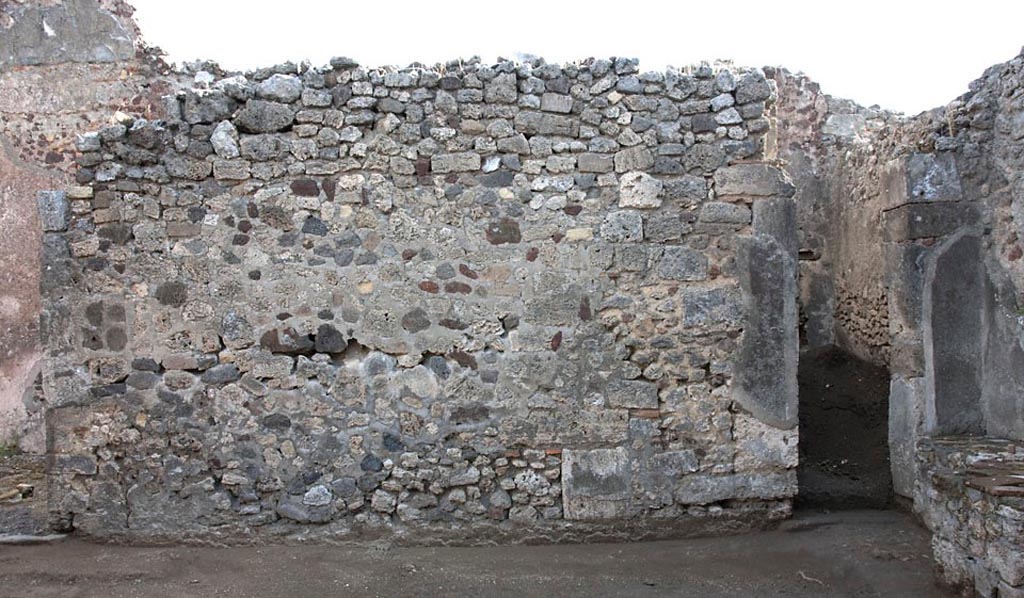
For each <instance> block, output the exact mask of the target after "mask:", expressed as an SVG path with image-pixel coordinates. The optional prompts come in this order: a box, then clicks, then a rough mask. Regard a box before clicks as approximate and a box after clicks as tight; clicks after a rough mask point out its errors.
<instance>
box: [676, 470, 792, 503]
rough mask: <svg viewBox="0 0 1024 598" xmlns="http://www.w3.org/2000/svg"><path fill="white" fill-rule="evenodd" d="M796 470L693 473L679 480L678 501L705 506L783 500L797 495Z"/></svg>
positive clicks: (677, 486) (677, 488)
mask: <svg viewBox="0 0 1024 598" xmlns="http://www.w3.org/2000/svg"><path fill="white" fill-rule="evenodd" d="M796 490H797V484H796V470H795V469H787V470H784V471H778V472H773V473H735V474H727V475H713V474H690V475H686V476H683V477H682V478H680V480H679V482H678V483H677V485H676V491H675V499H676V501H677V502H679V503H681V504H684V505H706V504H710V503H715V502H720V501H723V500H729V499H747V500H782V499H786V498H793V497H794V496H796Z"/></svg>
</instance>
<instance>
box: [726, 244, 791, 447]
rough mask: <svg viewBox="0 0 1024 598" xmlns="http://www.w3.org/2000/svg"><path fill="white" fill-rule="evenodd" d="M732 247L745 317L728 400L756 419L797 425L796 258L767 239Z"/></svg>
mask: <svg viewBox="0 0 1024 598" xmlns="http://www.w3.org/2000/svg"><path fill="white" fill-rule="evenodd" d="M737 245H738V247H737V249H738V251H737V257H736V270H737V277H738V278H739V281H740V287H741V288H742V289H743V301H744V305H745V311H746V315H747V317H746V325H745V326H744V331H743V339H742V341H741V345H740V350H739V353H738V355H737V356H736V363H735V374H734V386H733V399H734V400H735V401H736V402H737V403H739V404H740V405H741V406H742V407H743V408H744V409H746V410H748V411H749V412H750V413H751V414H753V415H754V417H756V418H758V419H760V420H761V421H763V422H765V423H768V424H771V425H773V426H776V427H778V428H783V429H786V428H791V427H793V426H794V425H796V423H797V420H796V415H797V378H796V373H797V372H796V368H797V359H798V355H797V353H798V337H797V333H798V330H797V325H798V320H797V305H796V256H795V255H792V254H787V252H786V251H784V250H783V247H782V245H781V244H780V243H779V242H778V241H777V240H775V239H774V238H772V237H770V236H768V235H755V236H752V237H743V238H740V239H739V240H738V243H737Z"/></svg>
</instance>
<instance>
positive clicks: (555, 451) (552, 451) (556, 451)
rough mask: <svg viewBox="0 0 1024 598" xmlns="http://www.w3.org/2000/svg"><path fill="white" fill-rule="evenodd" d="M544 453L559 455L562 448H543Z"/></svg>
mask: <svg viewBox="0 0 1024 598" xmlns="http://www.w3.org/2000/svg"><path fill="white" fill-rule="evenodd" d="M544 454H545V455H552V456H557V455H561V454H562V449H560V448H549V449H544Z"/></svg>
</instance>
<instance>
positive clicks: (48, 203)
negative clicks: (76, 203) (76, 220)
mask: <svg viewBox="0 0 1024 598" xmlns="http://www.w3.org/2000/svg"><path fill="white" fill-rule="evenodd" d="M36 203H37V205H38V208H39V220H40V222H41V223H42V225H43V232H59V231H62V230H66V229H67V227H68V222H70V220H71V212H70V210H69V209H68V208H69V206H68V199H67V195H65V194H64V193H62V192H60V191H40V192H39V193H38V194H37V195H36Z"/></svg>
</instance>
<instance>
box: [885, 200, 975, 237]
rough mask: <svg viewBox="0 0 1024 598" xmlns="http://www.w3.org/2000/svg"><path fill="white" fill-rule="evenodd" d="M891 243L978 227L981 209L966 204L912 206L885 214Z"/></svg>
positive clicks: (886, 231)
mask: <svg viewBox="0 0 1024 598" xmlns="http://www.w3.org/2000/svg"><path fill="white" fill-rule="evenodd" d="M884 221H885V229H886V230H885V233H886V240H888V241H910V240H914V239H925V238H929V237H943V236H945V235H948V234H950V233H952V232H954V231H956V230H957V229H959V228H961V227H964V226H969V225H972V224H975V223H976V222H977V221H978V209H977V207H976V206H974V205H973V204H970V203H966V202H952V201H948V202H947V201H944V202H935V203H910V204H905V205H902V206H900V207H898V208H894V209H892V210H889V211H888V212H885V219H884Z"/></svg>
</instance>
